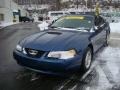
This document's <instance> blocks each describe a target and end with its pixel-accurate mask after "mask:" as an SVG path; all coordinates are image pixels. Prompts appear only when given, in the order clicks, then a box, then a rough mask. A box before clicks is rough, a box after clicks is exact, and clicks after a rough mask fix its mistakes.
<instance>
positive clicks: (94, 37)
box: [13, 24, 110, 74]
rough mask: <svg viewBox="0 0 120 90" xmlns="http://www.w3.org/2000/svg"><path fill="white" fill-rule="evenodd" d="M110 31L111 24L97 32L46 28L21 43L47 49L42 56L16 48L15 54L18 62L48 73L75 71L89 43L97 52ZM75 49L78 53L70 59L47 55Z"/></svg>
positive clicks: (25, 45)
mask: <svg viewBox="0 0 120 90" xmlns="http://www.w3.org/2000/svg"><path fill="white" fill-rule="evenodd" d="M108 31H109V32H110V28H109V25H108V24H106V26H105V27H103V28H100V30H98V31H95V32H81V31H77V30H76V31H71V30H62V29H61V30H56V29H54V30H52V29H49V30H45V31H41V32H40V33H37V34H34V35H31V36H29V37H27V38H25V39H24V40H22V41H21V42H19V44H20V45H21V46H22V47H24V48H30V49H35V50H41V51H45V54H44V55H43V56H42V57H40V58H32V57H29V56H27V55H25V54H23V53H22V52H19V51H17V50H14V52H13V56H14V58H15V59H16V61H17V62H18V64H20V65H22V66H25V67H28V68H31V69H32V70H34V71H39V72H41V73H47V74H60V73H62V74H63V73H64V74H65V73H67V72H69V71H74V70H76V69H79V68H80V65H81V62H82V58H83V54H84V52H85V50H86V48H87V47H88V46H89V45H92V47H93V53H95V52H96V51H97V50H98V49H99V48H100V47H101V46H102V45H104V43H105V41H106V35H107V34H109V33H108ZM70 49H75V50H76V51H77V55H76V56H75V57H74V58H72V59H68V60H60V59H50V58H48V57H46V55H47V53H48V52H50V51H66V50H70Z"/></svg>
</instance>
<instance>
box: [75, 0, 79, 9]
mask: <svg viewBox="0 0 120 90" xmlns="http://www.w3.org/2000/svg"><path fill="white" fill-rule="evenodd" d="M78 3H79V2H78V0H77V1H76V4H77V9H78V5H79V4H78Z"/></svg>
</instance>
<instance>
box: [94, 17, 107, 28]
mask: <svg viewBox="0 0 120 90" xmlns="http://www.w3.org/2000/svg"><path fill="white" fill-rule="evenodd" d="M104 23H105V20H104V19H103V18H102V17H101V16H99V17H95V25H96V26H101V25H102V24H104Z"/></svg>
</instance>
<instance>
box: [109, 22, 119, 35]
mask: <svg viewBox="0 0 120 90" xmlns="http://www.w3.org/2000/svg"><path fill="white" fill-rule="evenodd" d="M110 28H111V32H114V33H120V22H119V23H110Z"/></svg>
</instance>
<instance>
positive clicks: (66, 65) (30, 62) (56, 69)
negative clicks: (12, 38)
mask: <svg viewBox="0 0 120 90" xmlns="http://www.w3.org/2000/svg"><path fill="white" fill-rule="evenodd" d="M13 57H14V58H15V60H16V61H17V63H18V64H20V65H22V66H24V67H26V68H28V69H31V70H33V71H36V72H40V73H43V74H53V75H64V74H68V73H71V72H74V71H76V70H78V69H79V68H80V65H81V61H82V57H81V56H80V55H77V56H76V57H74V58H73V59H69V60H58V59H49V58H46V57H41V58H31V57H28V56H27V55H25V54H23V53H21V52H18V51H16V50H15V51H14V52H13Z"/></svg>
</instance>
